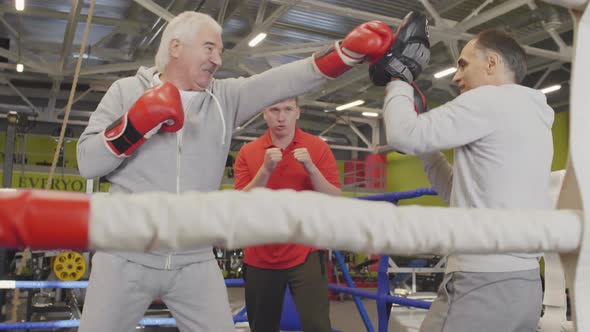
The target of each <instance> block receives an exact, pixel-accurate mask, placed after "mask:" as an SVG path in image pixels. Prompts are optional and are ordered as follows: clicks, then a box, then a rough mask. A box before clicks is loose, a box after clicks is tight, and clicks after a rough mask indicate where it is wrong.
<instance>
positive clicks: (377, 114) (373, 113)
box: [363, 112, 379, 118]
mask: <svg viewBox="0 0 590 332" xmlns="http://www.w3.org/2000/svg"><path fill="white" fill-rule="evenodd" d="M363 115H364V116H367V117H370V118H376V117H378V116H379V113H377V112H363Z"/></svg>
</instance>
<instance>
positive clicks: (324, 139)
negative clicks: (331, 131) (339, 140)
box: [320, 136, 328, 142]
mask: <svg viewBox="0 0 590 332" xmlns="http://www.w3.org/2000/svg"><path fill="white" fill-rule="evenodd" d="M320 138H321V139H322V141H324V142H325V141H327V140H328V139H327V138H326V137H324V136H320Z"/></svg>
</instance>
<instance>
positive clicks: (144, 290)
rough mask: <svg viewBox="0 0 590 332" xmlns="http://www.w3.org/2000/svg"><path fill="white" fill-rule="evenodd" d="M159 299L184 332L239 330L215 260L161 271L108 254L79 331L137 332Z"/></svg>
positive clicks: (100, 256)
mask: <svg viewBox="0 0 590 332" xmlns="http://www.w3.org/2000/svg"><path fill="white" fill-rule="evenodd" d="M156 297H160V298H161V299H162V301H164V303H166V305H167V306H168V308H169V309H170V311H171V312H172V315H173V316H174V318H176V322H177V325H178V328H179V330H180V331H181V332H189V331H190V332H218V331H219V332H226V331H227V332H230V331H231V332H233V331H235V329H234V325H233V320H232V316H231V311H230V307H229V302H228V298H227V290H226V287H225V283H224V281H223V278H222V276H221V271H220V270H219V267H218V266H217V263H216V262H215V260H210V261H205V262H201V263H194V264H190V265H187V266H185V267H183V268H180V269H175V270H160V269H154V268H150V267H147V266H144V265H140V264H137V263H134V262H131V261H128V260H126V259H124V258H122V257H119V256H116V255H111V254H108V253H104V252H98V253H96V254H95V255H94V257H93V259H92V272H91V275H90V283H89V285H88V290H87V292H86V299H85V301H84V309H83V312H82V319H81V322H80V328H79V329H78V331H80V332H103V331H118V332H119V331H120V332H131V331H135V330H136V326H137V323H138V322H139V320H140V319H141V318H142V317H143V316H144V314H145V311H146V309H147V308H148V306H149V305H150V303H151V302H152V300H153V299H154V298H156Z"/></svg>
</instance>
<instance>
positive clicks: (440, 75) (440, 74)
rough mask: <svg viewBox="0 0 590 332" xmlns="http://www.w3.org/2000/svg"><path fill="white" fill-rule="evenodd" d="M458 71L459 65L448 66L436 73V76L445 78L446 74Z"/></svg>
mask: <svg viewBox="0 0 590 332" xmlns="http://www.w3.org/2000/svg"><path fill="white" fill-rule="evenodd" d="M456 71H457V67H451V68H447V69H445V70H441V71H439V72H438V73H436V74H434V78H443V77H445V76H449V75H451V74H454V73H455V72H456Z"/></svg>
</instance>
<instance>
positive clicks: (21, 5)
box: [14, 0, 25, 12]
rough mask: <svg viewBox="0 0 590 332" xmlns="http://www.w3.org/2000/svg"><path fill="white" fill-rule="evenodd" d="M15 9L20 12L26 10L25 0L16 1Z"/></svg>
mask: <svg viewBox="0 0 590 332" xmlns="http://www.w3.org/2000/svg"><path fill="white" fill-rule="evenodd" d="M14 8H16V10H18V11H19V12H20V11H23V10H25V0H15V1H14Z"/></svg>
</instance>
